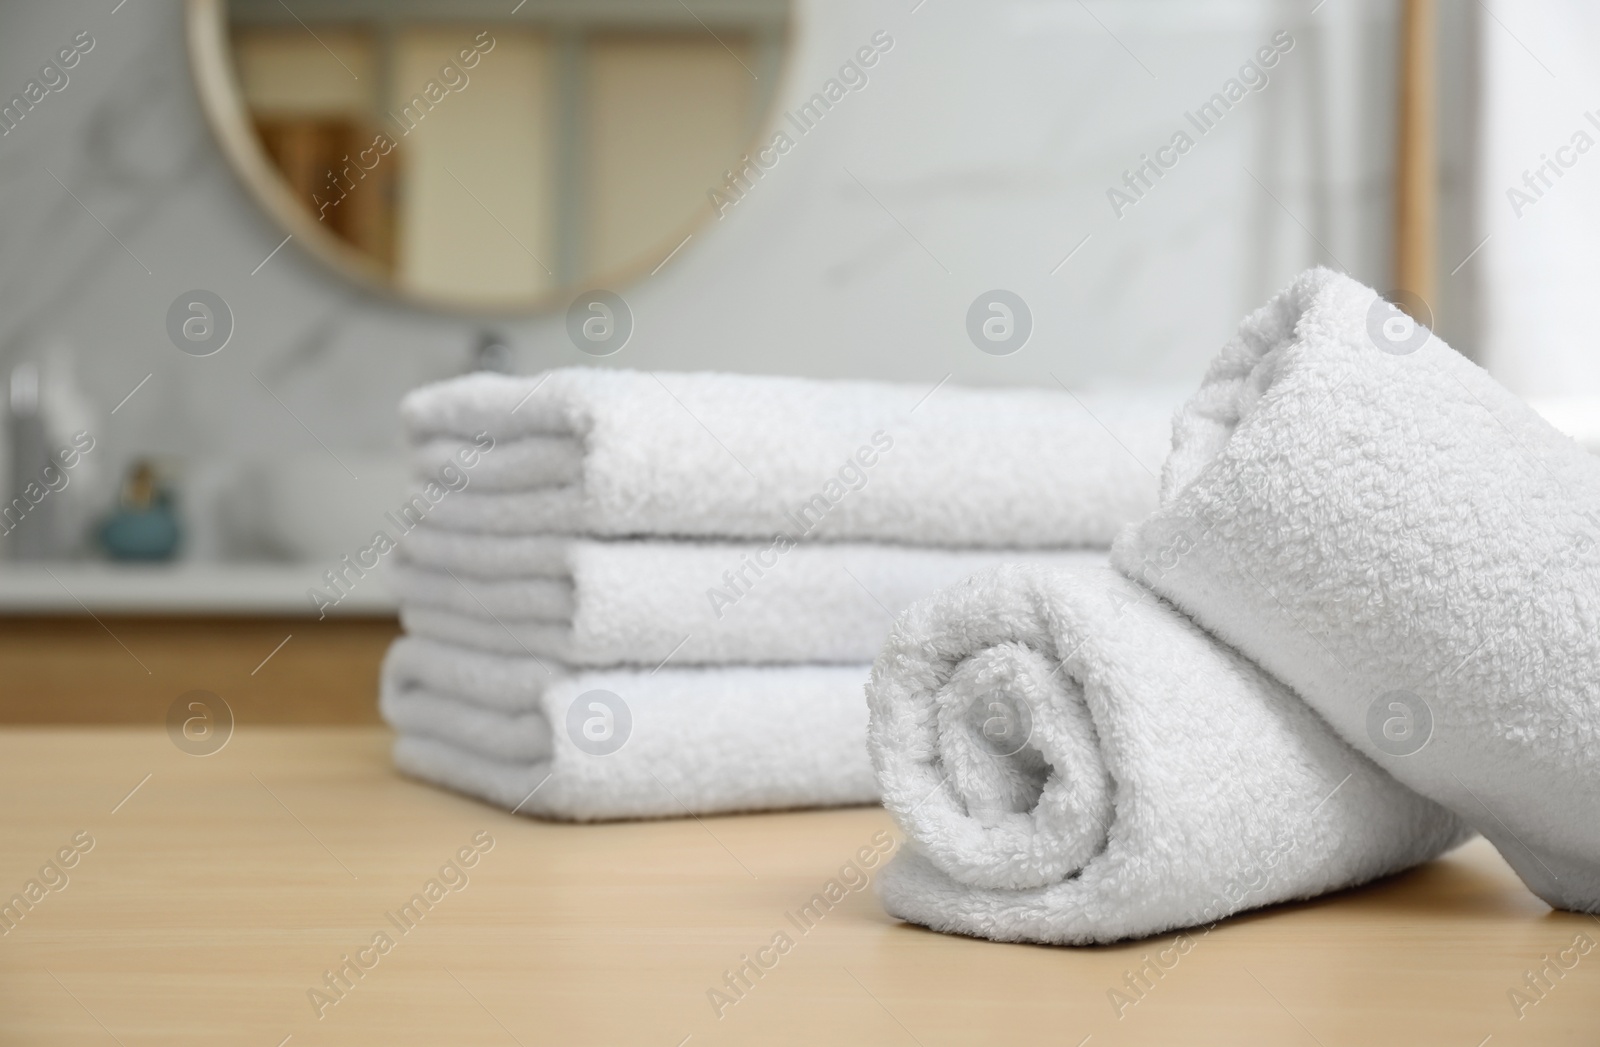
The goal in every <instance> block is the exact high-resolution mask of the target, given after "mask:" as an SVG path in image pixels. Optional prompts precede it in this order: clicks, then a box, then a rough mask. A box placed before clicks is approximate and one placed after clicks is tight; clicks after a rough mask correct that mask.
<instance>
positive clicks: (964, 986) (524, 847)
mask: <svg viewBox="0 0 1600 1047" xmlns="http://www.w3.org/2000/svg"><path fill="white" fill-rule="evenodd" d="M388 744H389V735H388V734H387V732H385V731H384V730H383V729H381V728H360V727H346V728H309V727H302V728H268V727H249V726H246V727H243V728H241V729H240V730H238V731H237V732H236V734H235V735H234V736H233V737H232V738H231V740H230V741H229V742H228V744H227V745H226V746H225V747H224V748H223V749H221V750H220V751H218V752H216V753H214V754H212V755H210V756H205V757H196V756H191V755H188V754H186V753H184V752H182V751H180V750H179V749H178V748H177V747H176V746H175V745H174V744H173V743H172V742H171V741H170V740H169V738H168V736H167V734H166V733H165V732H164V731H161V730H157V729H147V728H120V729H118V728H97V729H89V728H48V729H47V728H10V729H7V730H5V731H3V732H0V798H3V800H4V806H3V814H0V817H3V819H4V834H3V839H4V840H5V847H4V852H5V853H4V855H3V857H0V896H9V895H11V894H12V893H13V892H18V891H23V890H25V888H26V885H27V883H28V881H29V880H37V879H40V878H41V877H44V878H46V879H48V880H50V881H52V882H57V883H60V884H61V886H60V888H59V889H46V890H45V893H44V895H43V897H42V898H41V900H39V901H37V902H36V903H35V904H34V905H33V906H32V907H31V909H30V910H29V911H27V912H25V913H22V914H21V917H20V919H13V918H12V917H13V916H14V914H0V917H3V919H0V930H4V931H5V933H4V934H3V935H0V1042H3V1043H5V1044H30V1045H32V1044H39V1045H44V1044H51V1045H57V1044H59V1045H69V1044H70V1045H74V1047H79V1045H85V1044H88V1045H93V1044H102V1043H103V1044H108V1045H112V1044H122V1045H123V1047H138V1045H151V1047H154V1045H162V1047H174V1045H188V1044H195V1045H198V1044H243V1045H260V1047H274V1045H281V1044H285V1043H287V1045H288V1047H309V1045H316V1044H391V1045H407V1044H427V1045H440V1044H449V1045H471V1044H484V1045H496V1044H498V1045H518V1044H520V1045H522V1047H533V1045H535V1044H562V1045H587V1044H594V1045H608V1047H610V1045H619V1044H642V1045H659V1047H678V1045H685V1044H688V1045H694V1047H701V1045H707V1044H855V1043H863V1044H865V1043H872V1044H890V1045H895V1044H906V1045H911V1047H915V1045H921V1047H936V1045H946V1044H992V1043H1008V1044H1013V1043H1014V1044H1065V1045H1066V1047H1079V1045H1085V1044H1090V1045H1093V1047H1101V1045H1106V1044H1184V1045H1206V1044H1228V1045H1238V1044H1272V1045H1296V1044H1305V1045H1307V1047H1317V1045H1322V1047H1336V1045H1370V1044H1407V1045H1427V1044H1438V1045H1440V1047H1479V1045H1483V1044H1485V1043H1487V1044H1489V1045H1492V1047H1502V1045H1506V1044H1542V1045H1550V1044H1594V1043H1595V1042H1597V1041H1600V950H1596V951H1594V952H1590V953H1588V954H1587V955H1582V956H1579V955H1578V954H1577V953H1575V952H1572V951H1570V949H1571V946H1572V945H1573V943H1574V942H1575V941H1577V940H1578V938H1579V937H1580V936H1586V937H1587V938H1588V939H1589V940H1590V941H1596V940H1600V921H1596V920H1595V919H1593V918H1591V917H1587V916H1576V915H1571V914H1560V913H1552V912H1550V911H1549V910H1548V909H1547V908H1545V906H1544V905H1542V904H1541V903H1540V902H1539V901H1538V900H1536V899H1535V898H1534V897H1533V896H1532V895H1530V894H1529V893H1528V892H1527V891H1525V890H1524V889H1523V888H1522V886H1521V885H1520V884H1519V883H1518V881H1517V880H1516V878H1515V877H1514V876H1513V875H1512V874H1511V872H1510V871H1509V870H1508V869H1507V868H1506V866H1505V865H1504V864H1503V863H1502V862H1501V860H1500V859H1499V857H1498V856H1497V855H1496V854H1495V853H1494V851H1493V850H1492V849H1490V848H1489V847H1488V846H1487V845H1486V844H1484V843H1483V842H1482V841H1475V842H1473V843H1471V844H1469V845H1467V846H1466V847H1465V848H1463V849H1461V850H1459V851H1457V852H1456V853H1454V854H1452V855H1450V856H1448V857H1446V858H1445V859H1443V860H1440V861H1437V862H1435V863H1433V864H1431V865H1429V866H1426V867H1424V868H1422V869H1418V870H1416V871H1413V872H1411V873H1408V874H1406V875H1403V876H1399V877H1396V878H1394V879H1391V880H1388V881H1386V882H1383V883H1379V884H1376V885H1373V886H1369V887H1367V888H1365V889H1362V890H1358V891H1352V892H1348V893H1345V894H1341V895H1336V896H1332V897H1328V898H1324V899H1321V900H1317V901H1314V902H1309V903H1305V904H1299V905H1291V906H1280V907H1276V908H1273V909H1270V910H1266V911H1262V912H1258V913H1255V914H1251V915H1248V916H1245V917H1243V918H1239V919H1234V920H1230V921H1226V922H1224V923H1222V924H1219V925H1217V926H1216V927H1214V928H1213V929H1211V930H1210V931H1209V932H1204V933H1202V932H1199V931H1196V932H1192V935H1193V942H1192V944H1191V946H1190V947H1189V948H1188V950H1187V951H1186V952H1184V953H1183V954H1182V956H1181V957H1180V958H1178V959H1177V960H1176V961H1173V957H1174V956H1176V955H1177V954H1176V953H1175V952H1172V951H1164V950H1169V949H1171V947H1172V946H1173V945H1174V942H1175V940H1176V936H1175V935H1167V936H1163V937H1161V938H1157V939H1153V940H1150V941H1147V942H1141V943H1136V944H1131V945H1124V946H1117V947H1104V948H1093V949H1067V948H1040V947H1032V946H1018V945H998V944H994V943H990V942H984V941H975V940H969V939H964V938H956V937H949V936H945V935H940V934H934V933H931V932H928V931H925V930H921V929H919V928H915V927H910V926H906V925H903V924H899V923H897V922H896V921H894V920H892V919H890V918H889V917H888V916H886V915H885V914H884V913H883V911H882V910H881V909H880V908H879V906H878V904H877V902H876V900H875V898H874V896H873V893H872V891H871V889H870V888H864V889H861V890H858V891H851V890H848V889H846V890H845V893H844V896H843V900H842V901H840V902H839V903H838V904H837V905H835V906H833V907H832V908H831V909H829V910H828V911H827V912H826V913H825V914H823V916H822V917H821V918H820V919H816V920H809V919H808V918H801V920H800V924H799V925H797V924H796V923H794V922H791V920H790V919H789V917H790V915H792V914H796V913H797V912H798V910H799V909H800V908H801V907H802V906H804V905H806V904H807V902H808V901H809V900H810V899H811V898H812V896H813V895H815V894H817V893H819V892H825V890H826V885H827V884H828V881H829V880H831V879H840V880H841V881H846V880H848V881H850V882H859V881H860V880H861V878H860V877H857V876H856V875H855V874H853V873H843V874H842V873H841V870H843V869H844V868H845V867H846V866H847V865H848V864H849V863H851V862H857V863H858V868H859V864H860V861H861V860H860V853H861V849H862V848H863V847H871V845H872V843H873V840H874V838H875V837H878V834H880V833H883V832H884V831H885V830H888V829H890V828H891V826H890V822H889V820H888V818H887V817H886V816H885V815H884V813H883V812H882V811H879V810H876V809H854V810H844V811H825V812H799V813H787V814H769V815H759V816H742V817H723V818H705V819H700V820H692V819H691V820H679V821H667V822H652V823H632V824H617V825H604V826H568V825H553V824H544V823H539V822H534V821H529V820H525V819H520V818H515V817H512V816H510V815H508V814H505V813H502V812H500V811H497V810H494V809H491V808H488V807H485V806H482V805H479V804H477V803H473V802H471V801H468V800H465V799H462V798H460V797H457V796H453V795H451V794H448V793H445V792H441V791H438V790H435V789H432V788H429V787H426V786H423V785H419V784H416V783H414V782H410V781H407V780H405V779H402V778H400V777H398V776H396V775H395V773H394V772H393V771H392V769H391V768H390V766H389V763H388V754H387V747H388ZM141 783H142V784H141ZM79 834H85V835H79ZM880 839H883V838H880ZM75 840H76V841H78V843H77V844H75V843H74V841H75ZM85 841H92V847H89V848H88V849H87V850H81V849H80V848H81V847H82V846H83V845H84V843H85ZM491 843H492V845H491ZM63 848H66V849H67V852H68V854H69V855H70V857H71V861H72V866H71V867H70V868H62V869H61V871H60V873H57V872H50V871H41V870H45V869H47V863H49V862H52V861H56V860H57V859H58V858H59V857H60V855H61V852H62V850H63ZM463 849H466V850H467V852H468V854H469V855H470V857H471V859H472V864H471V865H470V867H468V866H467V864H466V861H465V859H464V858H463V857H462V851H463ZM450 862H455V863H456V865H455V867H454V868H451V867H449V866H448V865H447V863H450ZM58 868H59V866H58ZM442 869H443V870H446V871H443V872H441V870H442ZM458 871H459V873H460V875H458ZM863 871H864V872H865V873H866V874H867V875H869V876H870V875H873V874H875V872H876V869H866V870H863ZM63 876H64V877H65V878H66V879H65V881H64V882H63V881H62V877H63ZM435 879H438V880H440V885H439V886H438V887H437V888H436V890H435V891H434V893H435V896H436V897H435V900H434V901H432V902H431V903H430V905H429V907H428V908H427V910H426V911H425V912H422V910H419V909H417V908H416V904H415V901H414V896H415V895H417V894H424V895H426V893H427V891H428V881H430V880H435ZM446 880H448V881H449V882H450V883H451V884H454V885H457V886H456V887H455V888H452V887H450V886H446V885H445V883H444V881H446ZM424 900H425V901H426V900H427V899H426V898H424ZM408 905H409V906H411V912H412V913H419V912H420V913H421V916H420V918H418V919H412V918H411V917H410V916H407V915H404V913H403V910H404V909H405V908H406V907H407V906H408ZM392 916H393V917H397V919H396V920H392V919H391V917H392ZM808 922H809V923H810V924H811V926H809V927H807V928H806V929H805V930H802V929H801V925H804V924H805V923H808ZM8 923H9V924H10V926H9V927H7V926H6V924H8ZM780 932H781V933H784V934H786V935H787V936H788V938H789V939H790V942H791V945H790V947H789V948H788V950H787V951H786V952H784V953H782V954H781V955H779V954H777V953H774V952H770V951H769V952H766V953H765V954H763V955H764V956H765V957H766V958H767V959H775V962H774V963H772V965H771V967H770V969H768V970H764V971H763V972H762V973H761V974H760V976H759V978H757V977H753V976H751V977H750V987H749V988H748V990H745V991H743V993H742V997H738V998H735V1002H732V1003H731V1004H726V1003H725V1004H721V1005H720V1006H719V1005H718V1004H717V1003H716V1002H715V998H711V997H708V992H709V991H711V990H713V989H716V990H719V991H722V992H724V993H725V994H727V995H729V996H732V994H731V993H728V992H727V989H726V983H725V973H724V972H727V971H730V970H731V969H733V968H735V967H737V966H739V965H740V964H741V963H743V962H744V959H743V958H744V957H746V956H749V957H755V956H756V955H757V951H758V950H760V949H763V948H766V947H768V946H769V945H771V943H772V942H773V941H774V939H775V937H776V936H777V935H778V934H779V933H780ZM380 933H381V934H385V935H387V936H388V940H389V948H388V950H387V952H374V951H371V946H372V943H373V941H374V939H375V936H376V935H378V934H380ZM363 948H365V949H368V950H369V951H367V952H366V953H361V952H360V950H362V949H363ZM1563 950H1569V951H1568V952H1567V953H1566V954H1565V955H1566V956H1567V957H1568V959H1570V960H1572V966H1571V969H1569V970H1564V971H1562V972H1561V973H1560V974H1559V975H1554V974H1552V975H1549V976H1548V977H1549V987H1548V988H1547V989H1544V990H1542V991H1541V994H1540V997H1538V998H1536V997H1532V996H1531V994H1529V992H1528V985H1527V979H1526V974H1525V972H1527V971H1529V970H1530V969H1533V968H1536V967H1538V966H1540V965H1541V964H1542V963H1543V962H1544V961H1543V960H1542V959H1541V958H1542V957H1543V956H1546V955H1548V956H1550V957H1552V958H1559V956H1560V955H1561V954H1562V951H1563ZM347 956H348V957H350V958H351V959H352V961H355V960H359V959H360V958H361V957H362V956H364V957H365V958H366V959H368V960H372V961H373V962H372V963H371V965H370V969H367V970H363V971H359V972H357V971H355V970H354V969H352V968H346V977H347V980H348V985H349V988H348V989H341V990H340V991H339V993H338V994H337V995H335V994H334V993H333V992H332V991H330V990H329V989H328V978H327V975H326V973H325V972H328V971H329V970H330V969H332V968H335V967H338V966H340V965H341V964H343V963H344V962H345V959H344V958H345V957H347ZM1162 956H1164V957H1165V958H1166V960H1167V961H1170V965H1169V966H1168V967H1167V968H1166V969H1165V970H1164V971H1163V972H1162V973H1161V974H1160V975H1159V976H1158V977H1153V978H1151V979H1150V981H1149V985H1150V987H1149V988H1148V989H1146V990H1143V991H1142V994H1141V996H1140V997H1139V998H1138V1000H1137V1002H1136V1003H1135V1004H1133V1005H1131V1006H1125V1007H1123V1008H1122V1012H1123V1013H1122V1014H1121V1016H1120V1017H1119V1015H1118V1013H1117V1008H1116V1007H1115V1006H1114V1005H1113V1002H1112V999H1113V998H1112V997H1110V996H1109V993H1110V992H1111V990H1113V989H1117V990H1120V991H1122V992H1124V993H1126V992H1127V976H1128V972H1130V971H1134V970H1136V969H1138V968H1140V967H1141V966H1142V965H1143V964H1144V963H1145V962H1146V958H1147V957H1149V958H1156V959H1159V958H1161V957H1162ZM334 984H335V985H337V984H338V983H337V982H336V981H335V982H334ZM313 990H315V991H317V992H321V993H323V994H324V995H325V997H326V999H319V998H318V997H316V996H312V995H311V992H312V991H313ZM1513 990H1520V991H1521V992H1523V993H1524V994H1525V995H1529V998H1530V999H1536V1000H1537V1002H1530V1003H1526V1004H1525V1005H1523V1006H1521V1007H1520V1008H1519V1007H1518V1006H1517V1002H1516V999H1515V998H1514V997H1512V996H1511V995H1510V994H1511V992H1512V991H1513ZM330 1001H331V1002H330ZM719 1010H720V1012H721V1013H720V1016H719V1013H718V1012H719ZM1519 1011H1520V1015H1519ZM319 1015H320V1016H319ZM286 1038H287V1041H286Z"/></svg>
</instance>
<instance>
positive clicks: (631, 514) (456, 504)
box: [401, 368, 1176, 547]
mask: <svg viewBox="0 0 1600 1047" xmlns="http://www.w3.org/2000/svg"><path fill="white" fill-rule="evenodd" d="M1175 405H1176V399H1175V398H1170V397H1167V396H1164V395H1161V394H1148V393H1147V394H1127V395H1115V396H1113V395H1093V396H1091V395H1090V394H1083V395H1081V396H1078V395H1074V394H1071V393H1066V392H1055V391H1049V390H1024V389H1008V390H979V389H962V388H957V387H953V386H949V385H943V384H941V385H939V386H937V387H935V386H932V385H929V386H911V385H891V384H885V383H877V382H821V381H811V380H807V379H800V378H773V377H758V376H752V375H731V374H661V375H656V374H650V373H642V372H632V371H621V370H614V369H583V368H576V369H568V370H557V371H551V372H548V373H546V374H544V375H540V376H535V377H526V378H514V377H507V376H504V375H490V374H475V375H468V376H466V377H462V378H457V379H453V380H451V381H448V382H444V383H441V384H439V385H434V386H430V387H428V388H425V389H419V390H417V391H416V392H413V393H411V394H410V395H409V396H407V397H406V399H405V401H404V402H403V404H402V405H401V414H402V416H403V417H404V419H405V422H406V424H407V426H408V428H409V430H410V433H411V437H412V439H413V441H414V443H416V444H417V445H418V447H419V451H418V454H417V458H416V463H415V464H416V465H417V467H418V468H419V469H420V470H422V471H424V472H432V471H434V470H436V469H437V468H438V467H439V466H440V464H441V463H444V462H447V461H448V460H449V459H450V457H451V455H452V454H453V449H454V448H453V445H452V441H455V442H456V443H458V444H464V443H467V442H470V441H471V440H472V438H473V437H474V436H475V435H476V434H478V433H488V434H489V435H490V436H491V437H492V438H493V440H494V447H493V450H492V451H490V452H488V453H484V454H482V455H481V457H480V456H478V455H477V454H476V453H474V454H473V455H472V457H473V459H474V460H475V461H476V463H477V464H475V465H474V466H473V467H472V469H471V471H470V473H469V485H468V486H467V487H466V489H464V490H461V491H459V492H457V493H452V494H451V495H450V496H449V497H448V498H443V499H442V500H439V502H438V504H437V505H435V506H433V508H432V510H431V515H430V516H429V519H430V520H431V521H432V522H434V523H435V524H438V525H442V526H446V527H451V528H455V529H459V530H465V531H485V532H494V533H500V534H530V533H547V532H557V533H567V534H588V535H598V536H608V537H617V536H634V535H655V536H684V537H712V538H758V539H762V540H764V541H769V542H770V541H772V540H773V538H774V536H776V535H779V534H782V535H784V536H786V538H787V539H789V540H791V541H798V540H800V539H802V538H808V537H809V538H827V539H832V540H845V539H862V540H873V541H900V542H907V543H911V544H919V545H949V546H987V547H1020V546H1071V545H1107V544H1109V543H1110V540H1111V538H1112V537H1114V535H1115V532H1116V530H1117V528H1118V527H1119V526H1120V525H1122V524H1124V523H1126V522H1128V521H1130V520H1134V519H1137V518H1139V517H1140V516H1142V515H1144V514H1145V513H1147V512H1148V511H1149V510H1150V509H1151V508H1153V506H1154V504H1155V482H1154V478H1153V472H1152V471H1151V470H1153V469H1154V467H1155V463H1156V462H1158V461H1159V460H1160V458H1161V457H1162V455H1163V454H1164V453H1165V449H1166V446H1167V440H1168V432H1169V428H1170V418H1171V411H1172V408H1173V407H1174V406H1175ZM483 442H484V443H486V442H487V441H483ZM1141 460H1142V461H1143V462H1144V463H1146V464H1144V465H1142V464H1141ZM1147 466H1148V468H1147Z"/></svg>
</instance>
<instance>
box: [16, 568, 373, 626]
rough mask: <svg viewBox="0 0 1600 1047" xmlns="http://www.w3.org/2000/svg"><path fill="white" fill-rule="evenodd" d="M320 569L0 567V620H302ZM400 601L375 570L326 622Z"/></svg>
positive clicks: (312, 613)
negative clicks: (94, 617)
mask: <svg viewBox="0 0 1600 1047" xmlns="http://www.w3.org/2000/svg"><path fill="white" fill-rule="evenodd" d="M325 569H326V568H325V567H322V566H321V565H312V564H300V563H281V564H269V563H259V564H240V563H235V564H225V563H192V564H177V565H161V566H133V565H123V564H107V563H70V562H69V563H53V564H48V565H45V564H35V563H28V564H18V563H4V564H0V615H10V616H14V615H84V614H89V613H93V614H108V615H166V616H172V615H249V616H264V615H272V616H283V617H296V618H298V617H308V618H312V619H315V618H316V617H317V613H318V612H317V610H316V608H315V607H314V606H313V604H312V601H311V600H310V598H309V597H308V596H307V595H306V591H307V590H308V589H309V588H311V587H312V586H321V584H322V580H321V577H320V574H321V571H322V570H325ZM397 606H398V604H397V601H396V599H395V596H394V593H393V591H392V590H391V589H390V587H389V585H388V583H387V580H386V579H385V578H384V577H383V576H382V574H381V572H380V573H376V574H369V575H368V576H367V577H366V578H364V579H361V580H360V581H359V582H358V583H357V584H356V585H355V587H354V589H353V590H352V591H351V592H350V593H348V594H347V595H346V596H345V597H344V599H342V600H341V601H340V602H339V604H338V605H337V606H336V607H332V608H329V610H328V617H330V618H332V617H334V616H336V615H337V616H339V617H362V616H365V617H372V616H389V615H393V614H394V613H395V612H396V608H397Z"/></svg>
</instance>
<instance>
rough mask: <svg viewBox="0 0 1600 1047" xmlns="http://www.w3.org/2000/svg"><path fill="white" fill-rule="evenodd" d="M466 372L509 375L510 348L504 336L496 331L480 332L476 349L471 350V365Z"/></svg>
mask: <svg viewBox="0 0 1600 1047" xmlns="http://www.w3.org/2000/svg"><path fill="white" fill-rule="evenodd" d="M467 370H468V371H469V372H470V371H493V372H494V373H496V374H510V373H511V346H509V345H507V344H506V339H505V336H504V335H502V334H500V333H498V332H496V331H482V332H480V333H479V335H478V344H477V347H476V348H474V349H473V350H472V363H471V365H470V366H468V368H467Z"/></svg>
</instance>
